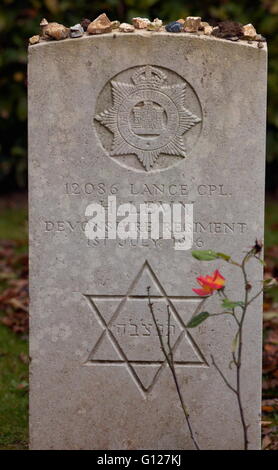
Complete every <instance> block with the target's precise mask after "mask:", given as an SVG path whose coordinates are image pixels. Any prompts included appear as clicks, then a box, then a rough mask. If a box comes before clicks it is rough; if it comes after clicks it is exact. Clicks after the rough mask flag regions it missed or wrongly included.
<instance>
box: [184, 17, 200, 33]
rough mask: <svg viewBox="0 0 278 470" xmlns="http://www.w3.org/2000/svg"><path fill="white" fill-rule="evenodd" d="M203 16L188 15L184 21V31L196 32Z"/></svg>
mask: <svg viewBox="0 0 278 470" xmlns="http://www.w3.org/2000/svg"><path fill="white" fill-rule="evenodd" d="M201 21H202V18H201V17H200V16H188V17H187V18H186V20H185V23H184V31H186V32H187V33H196V32H197V31H198V29H199V28H200V25H201Z"/></svg>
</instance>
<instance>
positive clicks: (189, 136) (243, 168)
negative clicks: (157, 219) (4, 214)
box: [28, 31, 267, 450]
mask: <svg viewBox="0 0 278 470" xmlns="http://www.w3.org/2000/svg"><path fill="white" fill-rule="evenodd" d="M262 46H263V47H262V49H258V47H257V45H256V44H254V45H253V44H251V45H250V44H248V43H247V42H246V41H245V42H243V41H242V42H241V41H239V42H237V43H233V42H228V41H225V40H222V39H216V38H213V37H207V36H205V35H202V36H194V35H188V34H186V33H180V34H177V35H175V34H171V33H166V32H162V33H160V34H156V33H151V32H148V31H142V32H141V31H139V32H135V33H134V34H130V35H123V34H121V33H118V32H113V33H111V34H106V35H105V36H83V37H82V38H79V39H75V40H74V41H73V40H71V39H66V40H65V41H61V42H52V41H49V42H44V43H39V44H36V45H34V46H32V47H30V48H29V79H28V82H29V177H30V179H29V184H30V186H29V187H30V268H31V273H30V294H31V344H30V355H31V358H32V361H31V392H30V437H31V448H32V449H76V450H78V449H88V450H90V449H193V444H192V441H191V439H190V435H189V432H188V428H187V426H186V423H185V420H184V416H183V413H182V410H181V408H180V405H179V401H178V397H177V392H176V389H175V386H174V384H173V379H172V376H171V373H170V371H169V369H168V368H167V367H166V366H165V364H164V363H163V356H162V353H161V350H160V347H159V342H158V337H157V334H156V332H155V330H154V325H153V323H152V319H151V317H150V312H149V310H148V306H147V299H146V293H147V287H148V286H150V289H151V291H150V293H151V296H152V299H153V301H154V304H155V313H156V315H157V317H158V319H159V322H160V324H161V328H163V331H164V333H163V334H164V335H165V325H166V304H167V303H168V304H169V305H170V306H171V314H172V315H171V339H172V341H173V344H176V345H177V347H176V349H175V353H174V354H175V356H174V357H175V361H176V364H177V366H176V367H177V374H178V380H179V383H180V387H181V392H182V395H183V397H184V400H185V403H186V404H187V406H188V409H189V410H190V417H191V420H192V424H193V427H194V431H195V433H196V435H197V438H198V442H199V445H200V447H201V448H202V449H215V450H221V449H232V450H235V449H242V447H243V436H242V428H241V425H240V418H239V412H238V407H237V403H236V400H235V396H234V395H233V393H232V392H231V391H230V390H229V389H227V387H226V386H225V384H224V383H223V381H222V379H221V377H220V376H219V374H218V373H217V371H216V370H215V368H214V367H213V365H212V364H211V354H213V356H214V357H215V360H216V361H217V362H218V365H219V367H221V369H222V370H223V371H224V372H225V373H226V374H227V376H228V377H229V378H230V380H231V381H233V380H234V371H233V370H231V369H229V362H230V359H231V344H232V340H233V337H234V336H233V335H234V331H235V329H234V324H233V322H232V320H230V319H229V317H228V316H224V317H222V318H221V320H220V321H218V319H215V318H210V319H208V320H206V322H204V323H203V324H201V325H200V326H199V327H197V328H195V329H191V330H188V331H186V330H185V328H184V325H185V324H186V323H187V322H188V320H189V319H190V317H191V315H192V313H193V311H194V309H195V307H196V305H198V302H199V298H197V297H196V296H195V294H194V293H193V292H192V288H193V287H196V286H197V283H196V277H197V276H198V275H200V274H201V275H206V274H210V273H212V272H213V270H214V269H217V268H218V269H219V270H220V271H221V273H222V274H223V275H224V277H225V278H227V295H228V296H229V297H230V298H232V299H235V300H240V299H241V298H242V297H243V294H244V292H243V288H242V279H241V277H240V276H239V272H238V271H237V269H236V268H235V267H233V266H231V265H229V264H228V263H224V262H223V261H221V260H218V261H213V262H202V263H201V262H198V261H197V260H195V259H193V258H192V256H191V253H190V251H178V250H175V249H174V247H173V243H172V240H162V239H160V240H150V239H148V240H104V241H103V240H99V241H98V242H96V241H92V240H91V241H90V240H88V239H87V238H86V237H85V234H84V226H85V224H86V222H87V221H88V217H85V210H86V207H87V206H88V204H90V203H93V202H98V203H99V204H103V205H104V206H105V205H106V204H107V198H108V196H109V197H111V196H116V197H117V204H121V203H125V202H132V203H133V204H134V205H135V206H136V207H138V205H139V204H140V203H143V202H146V201H152V202H159V201H163V202H183V203H193V217H194V227H195V228H194V244H193V249H200V248H201V249H213V250H216V251H220V252H224V253H228V254H230V255H232V256H233V257H234V258H235V259H236V260H240V259H241V257H242V254H243V253H244V252H245V251H246V250H247V249H248V248H249V247H250V246H252V245H253V243H254V240H255V238H256V237H257V238H258V239H261V238H262V237H263V214H264V203H263V201H264V159H265V157H264V152H265V120H266V57H267V54H266V45H265V44H264V43H262ZM73 64H74V66H73ZM76 70H78V80H77V79H76ZM250 76H252V77H256V80H253V81H252V85H251V84H250ZM142 80H147V82H145V84H144V85H142ZM155 80H156V82H155ZM142 86H143V89H144V90H145V91H144V93H143V92H142ZM142 93H143V94H142ZM134 96H135V97H136V99H135V98H134ZM177 97H178V99H177ZM144 100H145V102H143V101H144ZM137 102H138V105H137ZM140 103H141V104H140ZM132 106H135V108H136V109H135V108H132ZM128 109H129V110H130V113H131V114H128V113H127V114H126V113H125V111H124V110H128ZM105 111H107V113H106V115H107V119H106V120H105V118H104V114H103V113H105ZM133 112H136V113H137V114H136V115H137V117H138V119H139V120H138V122H136V123H134V122H133V114H132V113H133ZM150 113H151V114H150ZM163 113H164V114H163ZM115 116H116V117H117V119H116V117H115ZM158 116H160V123H159V121H158ZM38 117H39V118H38ZM140 117H141V118H142V119H143V120H142V119H141V118H140ZM177 117H179V119H177ZM109 119H110V124H109ZM140 119H141V121H140ZM161 119H162V121H161ZM186 119H187V120H188V123H190V125H189V126H188V129H185V127H184V122H185V120H186ZM173 123H175V126H176V127H175V126H174V124H173ZM109 126H110V128H109ZM165 127H166V128H167V129H168V130H167V132H166V131H165ZM177 134H179V135H177ZM169 139H170V140H169ZM177 142H178V143H179V144H178V146H177ZM173 146H174V147H173ZM150 148H152V149H153V150H151V149H150ZM171 148H175V151H174V154H173V153H172V154H171ZM248 269H249V270H250V271H249V274H250V276H251V277H252V279H254V280H255V282H256V283H257V284H259V281H260V280H261V279H262V267H260V266H258V264H256V266H255V265H253V264H250V266H249V268H248ZM218 308H219V304H218V300H217V296H213V297H212V298H211V299H209V301H208V304H207V305H206V309H207V310H209V311H217V310H216V309H218ZM216 320H217V321H216ZM261 326H262V299H261V298H258V299H257V300H256V302H255V303H254V304H253V305H252V307H251V308H250V311H249V313H248V316H247V319H246V327H245V331H244V353H243V364H242V371H243V376H242V377H243V379H242V395H243V402H244V409H245V412H246V418H247V422H248V423H249V424H250V428H249V436H250V448H251V449H258V448H259V447H260V426H259V422H260V396H261V338H262V331H261ZM164 337H165V336H164ZM176 341H178V343H176Z"/></svg>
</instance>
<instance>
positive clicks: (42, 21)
mask: <svg viewBox="0 0 278 470" xmlns="http://www.w3.org/2000/svg"><path fill="white" fill-rule="evenodd" d="M47 25H48V21H47V20H46V19H45V18H43V19H42V20H41V22H40V30H41V37H45V28H46V27H47Z"/></svg>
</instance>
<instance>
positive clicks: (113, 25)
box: [111, 20, 120, 29]
mask: <svg viewBox="0 0 278 470" xmlns="http://www.w3.org/2000/svg"><path fill="white" fill-rule="evenodd" d="M119 26H120V22H119V21H118V20H114V21H111V27H112V29H118V28H119Z"/></svg>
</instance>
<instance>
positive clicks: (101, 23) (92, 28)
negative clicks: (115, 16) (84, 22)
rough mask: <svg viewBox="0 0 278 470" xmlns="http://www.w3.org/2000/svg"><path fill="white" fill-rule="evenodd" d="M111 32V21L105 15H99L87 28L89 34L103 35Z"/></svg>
mask: <svg viewBox="0 0 278 470" xmlns="http://www.w3.org/2000/svg"><path fill="white" fill-rule="evenodd" d="M111 31H112V26H111V21H110V20H109V18H108V17H107V15H106V14H105V13H102V14H101V15H99V16H98V17H97V18H96V19H95V20H94V21H92V22H91V23H90V24H89V26H88V28H87V32H88V33H89V34H103V33H110V32H111Z"/></svg>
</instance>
